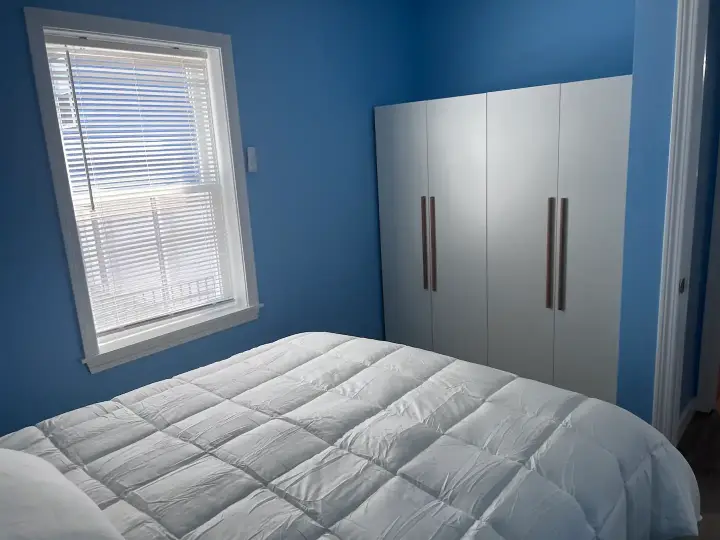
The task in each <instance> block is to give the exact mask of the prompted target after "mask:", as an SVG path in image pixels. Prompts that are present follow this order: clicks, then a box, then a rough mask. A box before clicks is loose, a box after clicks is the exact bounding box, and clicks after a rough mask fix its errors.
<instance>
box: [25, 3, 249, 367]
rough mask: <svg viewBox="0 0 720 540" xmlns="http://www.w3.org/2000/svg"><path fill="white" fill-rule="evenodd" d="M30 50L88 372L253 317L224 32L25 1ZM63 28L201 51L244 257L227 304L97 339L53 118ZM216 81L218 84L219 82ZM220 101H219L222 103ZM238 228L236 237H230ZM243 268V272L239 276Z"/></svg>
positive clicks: (244, 200) (240, 158)
mask: <svg viewBox="0 0 720 540" xmlns="http://www.w3.org/2000/svg"><path fill="white" fill-rule="evenodd" d="M25 21H26V25H27V32H28V40H29V43H30V54H31V57H32V63H33V70H34V73H35V83H36V88H37V94H38V101H39V103H40V112H41V116H42V122H43V129H44V131H45V141H46V145H47V150H48V155H49V159H50V168H51V172H52V178H53V184H54V188H55V198H56V199H57V205H58V212H59V216H60V225H61V227H62V233H63V240H64V242H65V251H66V255H67V260H68V266H69V268H70V279H71V282H72V289H73V294H74V297H75V308H76V311H77V317H78V322H79V326H80V334H81V337H82V343H83V349H84V358H83V363H84V364H86V365H87V366H88V368H89V370H90V371H91V372H92V373H97V372H99V371H103V370H105V369H108V368H111V367H114V366H116V365H120V364H124V363H126V362H130V361H132V360H136V359H138V358H142V357H144V356H148V355H150V354H153V353H156V352H159V351H162V350H164V349H168V348H170V347H174V346H176V345H180V344H182V343H185V342H187V341H190V340H193V339H197V338H200V337H203V336H207V335H209V334H212V333H215V332H218V331H221V330H225V329H227V328H230V327H233V326H237V325H239V324H243V323H246V322H249V321H252V320H254V319H257V317H258V312H259V309H260V304H259V302H258V291H257V281H256V276H255V260H254V255H253V245H252V234H251V230H250V211H249V208H248V197H247V187H246V178H245V157H244V153H243V145H242V138H241V135H240V115H239V109H238V103H237V89H236V86H235V70H234V67H233V59H232V45H231V42H230V36H227V35H224V34H214V33H209V32H203V31H199V30H188V29H184V28H176V27H172V26H163V25H157V24H150V23H143V22H135V21H127V20H122V19H112V18H107V17H97V16H94V15H83V14H77V13H66V12H61V11H53V10H46V9H39V8H25ZM46 31H51V32H52V33H56V32H57V33H62V31H66V32H68V33H69V34H77V33H81V34H83V35H85V36H89V37H91V38H94V39H103V37H105V38H106V39H111V40H114V41H118V40H122V41H123V43H128V48H131V47H133V46H134V44H137V47H138V48H143V49H147V47H148V46H151V47H153V48H154V47H160V48H162V49H163V50H165V51H168V52H172V50H173V48H180V49H182V50H185V51H193V50H195V51H198V50H202V51H205V52H206V53H207V55H208V59H209V69H210V72H211V74H212V75H211V83H210V84H211V92H212V97H213V102H214V104H215V105H214V107H213V112H214V120H215V121H216V122H217V125H218V128H217V136H218V139H219V140H218V158H219V162H220V164H221V165H220V166H221V168H222V167H223V166H224V167H226V170H225V171H222V170H221V176H223V177H224V178H225V179H227V180H226V181H229V182H232V184H234V185H233V186H232V187H233V188H234V191H235V195H236V196H235V199H236V200H235V201H234V202H236V211H235V212H233V206H235V205H232V204H231V205H229V206H230V209H229V210H226V212H225V214H226V215H225V216H224V217H223V219H225V221H226V223H225V225H226V226H227V227H228V230H229V231H230V239H229V244H230V245H231V246H234V247H231V248H230V254H231V257H233V259H234V260H236V261H237V260H241V261H242V268H244V271H243V272H234V273H233V276H232V277H233V280H234V282H233V286H234V289H235V290H236V291H238V290H240V291H242V292H244V293H245V294H244V295H243V294H239V295H237V294H236V298H235V300H234V301H233V303H231V304H223V305H222V306H220V307H213V308H208V309H205V310H201V311H197V312H194V313H191V314H187V315H179V316H177V317H171V318H169V319H167V320H163V321H162V322H155V323H149V324H147V325H143V326H140V327H138V328H134V329H132V330H127V331H124V332H122V333H118V334H116V335H113V337H112V340H108V341H104V340H103V341H102V342H101V340H99V339H98V336H97V333H96V331H95V324H94V321H93V316H92V310H91V306H90V296H89V292H88V285H87V280H86V278H85V268H84V265H83V259H82V253H81V250H80V241H79V236H78V229H77V224H76V221H75V213H74V209H73V202H72V197H71V192H70V183H69V181H68V175H67V169H66V166H65V155H64V152H63V146H62V139H61V134H60V126H59V124H58V118H57V112H56V109H55V99H54V96H53V89H52V81H51V78H50V69H49V64H48V55H47V51H46V48H45V32H46ZM218 80H221V81H222V82H223V84H217V82H216V81H218ZM223 105H224V107H223ZM235 231H236V232H237V237H236V239H233V238H232V236H233V235H234V234H235ZM240 274H242V275H240Z"/></svg>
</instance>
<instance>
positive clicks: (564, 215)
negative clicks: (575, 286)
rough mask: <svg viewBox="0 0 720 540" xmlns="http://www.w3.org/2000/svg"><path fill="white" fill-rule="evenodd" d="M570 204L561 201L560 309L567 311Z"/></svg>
mask: <svg viewBox="0 0 720 540" xmlns="http://www.w3.org/2000/svg"><path fill="white" fill-rule="evenodd" d="M569 206H570V202H569V201H568V199H567V198H565V197H563V198H562V199H561V200H560V268H559V275H558V283H559V285H558V309H559V310H560V311H565V306H566V301H567V237H568V212H569Z"/></svg>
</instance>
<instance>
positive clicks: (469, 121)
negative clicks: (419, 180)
mask: <svg viewBox="0 0 720 540" xmlns="http://www.w3.org/2000/svg"><path fill="white" fill-rule="evenodd" d="M485 106H486V96H485V95H484V94H481V95H474V96H465V97H459V98H452V99H441V100H436V101H430V102H428V110H427V114H428V120H427V121H428V169H429V177H430V204H431V206H430V209H431V214H430V219H431V221H430V226H431V227H434V231H433V230H431V240H432V237H433V232H434V236H435V241H434V242H432V241H431V250H432V249H434V251H431V265H430V273H431V288H432V289H433V293H432V311H433V343H434V350H435V351H436V352H439V353H442V354H447V355H449V356H453V357H455V358H460V359H462V360H467V361H470V362H476V363H479V364H487V294H486V293H487V291H486V285H487V280H486V264H487V261H486V257H485V241H486V215H485V202H486V201H485V189H486V185H485V176H486V162H485V161H486V160H485V157H486V155H485V153H486V148H485V135H486V133H485V130H486V125H485Z"/></svg>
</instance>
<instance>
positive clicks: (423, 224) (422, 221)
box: [420, 197, 428, 290]
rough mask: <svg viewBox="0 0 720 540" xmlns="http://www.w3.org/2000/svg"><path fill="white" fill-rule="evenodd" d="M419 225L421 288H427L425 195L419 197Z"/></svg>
mask: <svg viewBox="0 0 720 540" xmlns="http://www.w3.org/2000/svg"><path fill="white" fill-rule="evenodd" d="M420 216H421V217H420V226H421V227H422V260H423V289H425V290H427V288H428V243H427V197H420Z"/></svg>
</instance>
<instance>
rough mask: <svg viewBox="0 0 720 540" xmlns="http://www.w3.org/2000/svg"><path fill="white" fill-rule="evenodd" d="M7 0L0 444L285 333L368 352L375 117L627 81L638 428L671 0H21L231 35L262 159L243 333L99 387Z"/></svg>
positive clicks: (375, 267)
mask: <svg viewBox="0 0 720 540" xmlns="http://www.w3.org/2000/svg"><path fill="white" fill-rule="evenodd" d="M23 5H24V2H21V1H20V0H8V1H7V2H5V3H4V4H3V6H2V7H0V15H1V17H0V40H1V41H0V42H2V43H3V44H4V45H5V50H12V51H14V54H13V55H11V56H9V57H8V58H6V61H5V65H4V68H5V70H6V71H5V74H4V75H5V76H4V77H3V78H2V80H1V82H0V99H1V100H2V103H5V104H11V106H10V107H7V106H6V109H5V110H4V111H3V113H4V114H3V120H4V121H5V127H6V132H9V133H12V135H13V136H12V138H11V139H10V140H8V141H3V142H4V143H5V144H4V145H0V234H1V236H0V258H1V259H0V299H1V300H2V305H3V308H4V309H3V310H2V313H3V315H2V318H3V320H2V321H0V332H1V333H2V334H1V335H0V343H1V344H2V345H1V346H0V373H2V379H0V411H2V414H0V433H4V432H7V431H11V430H13V429H17V428H19V427H22V426H24V425H27V424H30V423H34V422H37V421H39V420H41V419H43V418H46V417H48V416H51V415H54V414H58V413H60V412H63V411H65V410H69V409H72V408H74V407H78V406H81V405H84V404H87V403H91V402H94V401H99V400H104V399H108V398H110V397H112V396H113V395H115V394H118V393H121V392H124V391H127V390H129V389H131V388H135V387H137V386H140V385H143V384H147V383H149V382H152V381H155V380H158V379H162V378H166V377H169V376H172V375H174V374H177V373H180V372H183V371H186V370H188V369H192V368H194V367H196V366H198V365H201V364H204V363H208V362H212V361H216V360H218V359H220V358H223V357H226V356H228V355H230V354H233V353H235V352H237V351H240V350H244V349H247V348H249V347H252V346H254V345H257V344H260V343H263V342H267V341H270V340H273V339H275V338H277V337H280V336H283V335H287V334H290V333H293V332H298V331H303V330H328V331H336V332H346V333H351V334H357V335H365V336H369V337H382V310H381V297H382V295H381V287H380V264H379V240H378V225H377V193H376V184H375V167H374V153H373V135H372V133H373V132H372V110H371V109H372V106H374V105H378V104H385V103H394V102H401V101H409V100H413V99H429V98H436V97H444V96H451V95H461V94H469V93H476V92H484V91H492V90H498V89H504V88H512V87H523V86H531V85H540V84H549V83H557V82H565V81H571V80H579V79H588V78H594V77H605V76H612V75H620V74H627V73H630V72H631V71H634V74H635V82H634V89H633V117H632V128H631V148H630V168H629V176H628V199H627V200H628V217H627V223H626V248H625V271H624V276H623V291H624V295H623V306H622V328H621V350H620V353H621V356H620V373H619V401H620V404H621V405H623V406H625V407H627V408H628V409H630V410H631V411H633V412H635V413H637V414H639V415H640V416H642V417H643V418H645V419H649V418H650V416H651V411H652V389H653V375H654V359H655V339H656V328H657V308H658V291H659V275H660V258H661V250H662V227H663V218H664V204H665V182H666V174H667V151H668V142H669V126H670V103H671V97H672V74H673V61H674V37H675V11H676V8H677V0H637V1H636V2H633V1H631V0H605V1H603V2H598V1H597V0H553V1H552V2H549V1H544V2H539V1H537V0H484V1H479V0H454V1H453V2H447V1H443V0H395V1H391V2H389V1H387V0H342V1H338V0H303V1H302V2H300V1H295V0H274V1H273V2H266V1H263V0H241V1H237V0H236V1H234V2H233V1H230V0H205V1H204V2H202V3H199V2H196V1H195V2H193V1H191V0H174V1H173V0H154V1H152V2H149V1H139V0H126V1H124V2H97V1H93V0H35V1H34V3H33V5H36V6H38V7H47V8H52V9H61V10H67V11H79V12H86V13H94V14H101V15H106V16H112V17H122V18H128V19H135V20H141V21H148V22H155V23H162V24H170V25H176V26H184V27H190V28H197V29H202V30H208V31H212V32H223V33H227V34H230V35H231V36H232V38H233V52H234V55H235V64H236V72H237V77H238V81H237V86H238V93H239V96H238V97H239V102H240V113H241V120H242V128H243V137H244V142H245V144H246V145H252V146H257V147H258V151H259V161H260V173H258V174H256V175H250V176H249V180H248V191H249V196H250V210H251V219H252V227H253V237H254V240H255V250H256V253H255V255H256V263H257V273H258V281H259V290H260V298H261V301H262V302H264V303H265V306H266V307H265V308H264V309H263V310H262V312H261V316H260V319H259V320H258V321H256V322H253V323H251V324H248V325H245V326H241V327H238V328H235V329H232V330H228V331H226V332H223V333H220V334H216V335H214V336H209V337H207V338H203V339H201V340H197V341H195V342H192V343H189V344H186V345H183V346H180V347H177V348H175V349H172V350H169V351H164V352H162V353H159V354H156V355H154V356H152V357H150V358H146V359H143V360H139V361H136V362H133V363H131V364H128V365H125V366H121V367H118V368H115V369H112V370H110V371H108V372H105V373H101V374H98V375H90V374H89V373H88V372H87V371H86V369H85V368H84V367H83V366H82V365H81V364H80V358H81V356H82V350H81V344H80V337H79V332H78V328H77V322H76V317H75V311H74V307H73V300H72V292H71V289H70V282H69V277H68V271H67V266H66V262H65V256H64V253H63V245H62V239H61V235H60V227H59V222H58V217H57V211H56V208H55V200H54V195H53V191H52V180H51V177H50V171H49V166H48V163H47V156H46V152H45V145H44V140H43V133H42V128H41V124H40V118H39V111H38V107H37V101H36V97H35V89H34V82H33V77H32V71H31V64H30V59H29V54H28V49H27V44H26V36H25V28H24V20H23V15H22V11H21V6H23ZM199 6H202V7H201V8H200V7H199Z"/></svg>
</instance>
